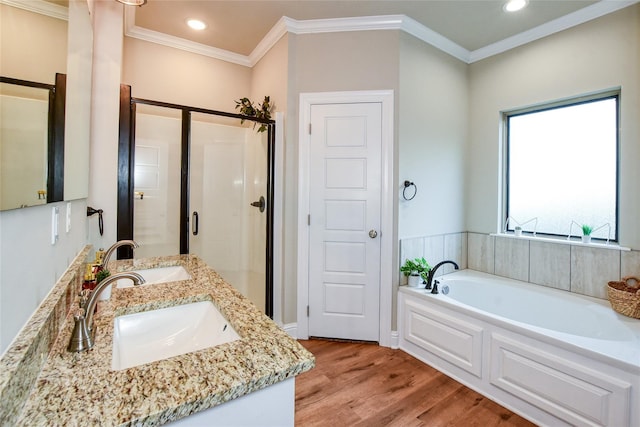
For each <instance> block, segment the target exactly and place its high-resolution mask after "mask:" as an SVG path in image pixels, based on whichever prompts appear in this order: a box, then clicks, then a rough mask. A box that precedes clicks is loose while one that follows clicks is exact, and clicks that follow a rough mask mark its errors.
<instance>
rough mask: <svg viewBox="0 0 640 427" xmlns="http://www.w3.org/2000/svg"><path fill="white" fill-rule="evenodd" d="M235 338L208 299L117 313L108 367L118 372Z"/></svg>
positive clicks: (231, 330) (228, 325) (236, 336)
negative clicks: (141, 310) (130, 312)
mask: <svg viewBox="0 0 640 427" xmlns="http://www.w3.org/2000/svg"><path fill="white" fill-rule="evenodd" d="M238 339H240V336H239V335H238V333H237V332H236V331H235V330H234V329H233V327H232V326H231V324H229V322H228V321H227V320H226V319H225V318H224V317H223V316H222V314H221V313H220V312H219V311H218V309H217V308H216V307H215V306H214V305H213V303H212V302H211V301H201V302H195V303H191V304H184V305H177V306H174V307H169V308H161V309H158V310H151V311H145V312H142V313H135V314H127V315H124V316H118V317H116V318H115V320H114V331H113V357H112V360H111V368H112V369H113V370H116V371H119V370H122V369H126V368H131V367H133V366H138V365H143V364H145V363H150V362H155V361H157V360H163V359H167V358H169V357H173V356H178V355H181V354H186V353H190V352H192V351H197V350H202V349H205V348H208V347H213V346H217V345H220V344H225V343H228V342H232V341H236V340H238Z"/></svg>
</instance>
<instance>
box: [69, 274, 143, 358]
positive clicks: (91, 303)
mask: <svg viewBox="0 0 640 427" xmlns="http://www.w3.org/2000/svg"><path fill="white" fill-rule="evenodd" d="M119 279H130V280H132V281H133V284H134V285H136V286H137V285H141V284H143V283H144V282H145V280H144V278H143V277H142V276H141V275H140V274H138V273H135V272H133V271H129V272H123V273H117V274H114V275H113V276H109V277H107V278H106V279H104V280H103V281H101V282H100V283H98V285H97V286H96V288H95V289H94V290H93V291H92V292H91V295H90V296H89V300H88V301H87V303H86V308H84V309H82V308H80V309H79V311H78V312H77V313H76V315H75V316H74V321H75V324H74V326H73V332H72V333H71V339H70V340H69V346H68V347H67V350H69V351H72V352H81V351H86V350H89V349H90V348H91V347H93V344H94V342H93V337H94V335H95V329H94V328H93V312H94V310H95V308H96V304H97V302H98V296H99V295H100V293H101V292H102V291H103V290H104V289H106V288H107V287H108V286H109V285H111V284H112V283H113V282H115V281H117V280H119Z"/></svg>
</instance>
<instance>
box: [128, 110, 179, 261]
mask: <svg viewBox="0 0 640 427" xmlns="http://www.w3.org/2000/svg"><path fill="white" fill-rule="evenodd" d="M180 147H181V119H180V111H179V110H175V109H171V108H165V107H158V106H150V105H138V107H137V111H136V134H135V167H134V202H133V206H134V217H133V218H134V220H133V223H134V228H133V238H134V240H136V241H137V242H138V243H140V247H139V248H138V249H136V250H135V252H134V256H135V257H136V258H147V257H155V256H165V255H176V254H179V253H180V210H179V207H180Z"/></svg>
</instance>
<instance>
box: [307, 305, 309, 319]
mask: <svg viewBox="0 0 640 427" xmlns="http://www.w3.org/2000/svg"><path fill="white" fill-rule="evenodd" d="M307 317H309V306H307Z"/></svg>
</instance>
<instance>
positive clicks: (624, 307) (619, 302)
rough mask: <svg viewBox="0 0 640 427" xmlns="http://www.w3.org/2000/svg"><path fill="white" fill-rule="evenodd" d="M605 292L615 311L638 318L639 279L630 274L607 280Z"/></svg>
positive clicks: (639, 309)
mask: <svg viewBox="0 0 640 427" xmlns="http://www.w3.org/2000/svg"><path fill="white" fill-rule="evenodd" d="M607 294H608V296H609V302H610V303H611V307H612V308H613V309H614V310H615V311H617V312H618V313H620V314H624V315H625V316H629V317H633V318H636V319H640V279H638V278H637V277H631V276H630V277H623V278H622V280H620V281H612V282H609V284H608V286H607Z"/></svg>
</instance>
